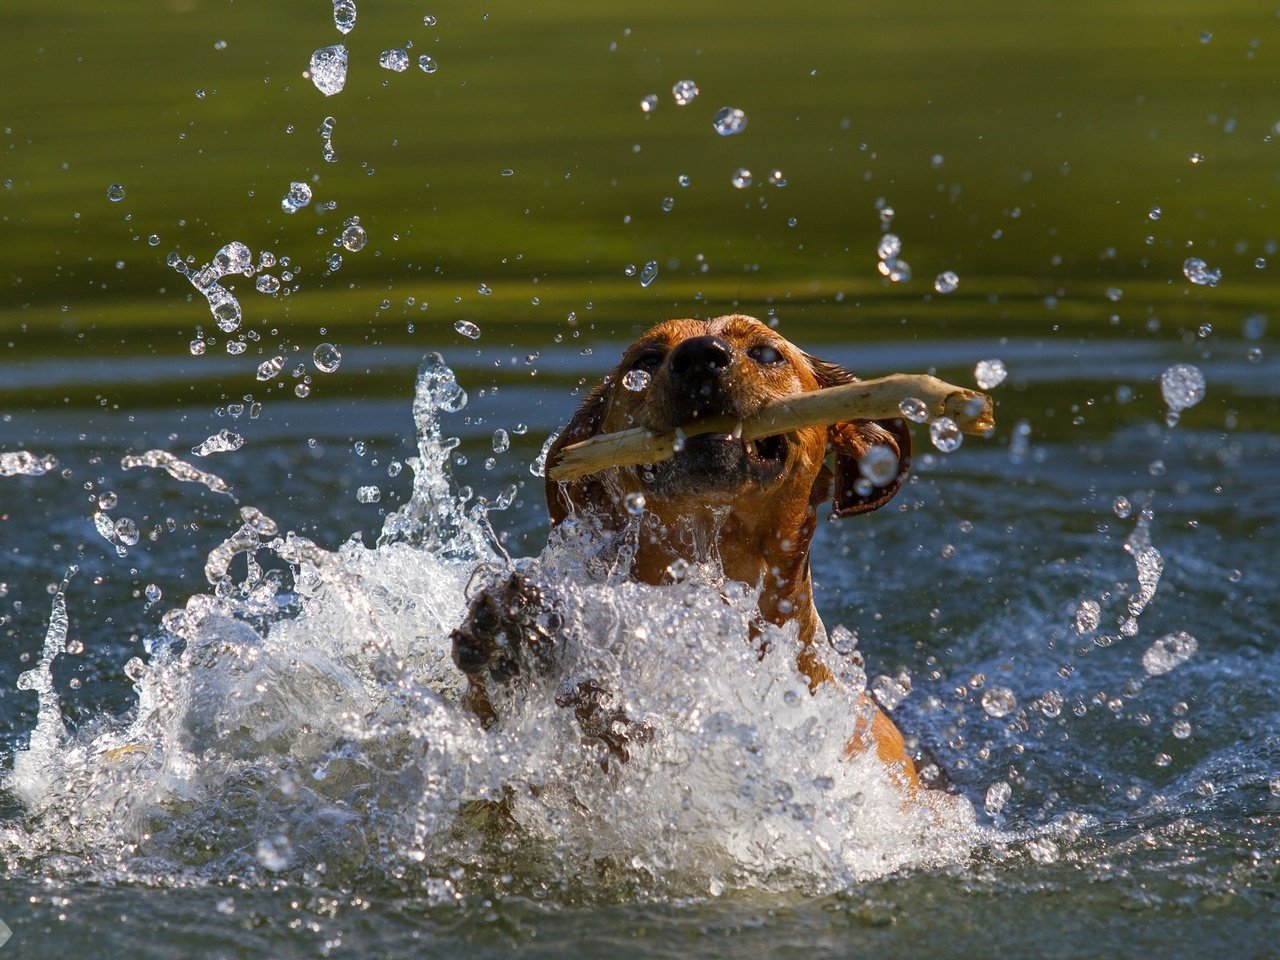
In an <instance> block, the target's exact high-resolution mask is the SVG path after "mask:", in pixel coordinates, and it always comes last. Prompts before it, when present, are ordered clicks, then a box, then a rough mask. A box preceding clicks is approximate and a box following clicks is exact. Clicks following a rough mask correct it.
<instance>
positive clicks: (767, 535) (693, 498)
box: [453, 315, 918, 789]
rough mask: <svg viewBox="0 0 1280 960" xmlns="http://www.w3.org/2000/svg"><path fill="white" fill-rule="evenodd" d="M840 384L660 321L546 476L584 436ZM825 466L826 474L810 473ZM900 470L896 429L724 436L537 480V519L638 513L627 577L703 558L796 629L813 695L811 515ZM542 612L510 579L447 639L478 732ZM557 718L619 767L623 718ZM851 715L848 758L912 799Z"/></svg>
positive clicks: (695, 323) (777, 354) (772, 355)
mask: <svg viewBox="0 0 1280 960" xmlns="http://www.w3.org/2000/svg"><path fill="white" fill-rule="evenodd" d="M855 379H856V378H855V377H854V376H853V375H852V374H850V373H848V372H847V371H845V370H843V369H842V368H840V367H838V366H836V365H835V364H832V363H827V362H825V361H822V360H818V359H815V358H814V357H811V356H809V355H808V354H806V353H805V352H803V351H802V350H800V349H799V348H797V347H796V346H794V345H793V344H791V343H789V342H788V341H787V340H785V339H783V338H782V337H781V336H779V335H778V334H777V333H775V332H774V331H773V330H771V329H770V328H769V327H767V326H765V325H764V324H763V323H761V322H760V321H759V320H756V319H754V318H752V317H747V316H742V315H733V316H727V317H719V318H717V319H715V320H708V321H703V320H670V321H667V322H666V323H662V324H659V325H658V326H656V327H654V328H652V329H651V330H649V331H648V332H646V333H645V334H643V335H642V336H641V337H640V338H639V339H638V340H636V341H635V343H633V344H631V346H630V347H628V348H627V351H626V353H624V354H623V357H622V361H621V362H620V363H619V364H618V366H617V367H616V368H615V369H614V371H613V372H612V373H610V374H609V375H608V376H607V377H605V379H604V381H603V382H602V383H600V384H599V385H598V386H597V387H596V388H595V389H593V390H592V391H591V393H590V394H589V395H588V396H587V398H586V400H585V401H584V402H583V404H582V407H581V409H579V410H578V412H577V414H576V415H575V416H574V417H573V419H572V420H571V421H570V423H569V425H568V426H567V427H566V428H565V430H564V432H563V433H562V434H561V435H560V436H559V437H558V438H557V440H556V441H555V443H554V444H553V445H552V446H551V448H550V451H549V453H548V456H547V464H548V466H551V465H553V464H554V463H555V462H556V458H557V456H558V455H559V453H560V451H561V450H562V449H563V448H564V447H566V446H568V445H569V444H573V443H577V442H578V441H581V440H585V439H587V438H588V437H591V436H594V435H596V434H599V433H609V432H613V431H617V430H626V429H628V428H631V427H646V428H648V429H650V430H653V431H655V432H660V433H661V432H670V431H674V430H677V429H680V428H688V427H689V426H690V425H691V424H696V422H697V421H698V419H699V418H701V417H710V416H729V417H734V418H738V419H747V418H749V417H752V416H753V415H755V414H756V413H757V411H759V410H760V408H761V407H762V406H763V405H764V404H765V403H766V402H768V401H770V400H773V399H775V398H778V397H782V396H787V395H789V394H794V393H800V392H807V391H812V390H821V389H822V388H824V387H830V386H834V385H836V384H842V383H849V382H851V381H853V380H855ZM875 446H884V447H887V448H888V449H889V450H890V451H892V453H893V454H894V456H896V458H897V464H898V466H897V470H896V472H895V473H894V474H893V475H892V477H891V478H889V479H888V482H887V483H885V484H884V485H882V486H874V485H872V484H871V482H870V481H869V480H868V479H866V478H863V477H862V476H861V473H860V471H859V466H858V465H859V460H860V459H861V458H862V457H863V456H864V455H865V454H866V453H867V451H868V450H870V449H871V448H872V447H875ZM829 453H834V465H835V468H834V471H833V470H832V469H831V468H829V467H827V466H826V463H825V461H826V459H827V456H828V454H829ZM881 456H883V454H881ZM910 458H911V437H910V434H909V433H908V432H907V428H906V424H905V423H904V422H903V421H901V420H887V421H865V420H859V421H854V422H851V423H840V424H835V425H833V426H831V427H807V428H803V429H800V430H796V431H795V432H793V433H789V434H784V435H782V436H778V437H771V438H768V439H764V440H758V441H754V442H748V443H744V442H743V441H742V440H741V439H739V438H737V437H735V436H733V435H732V434H701V435H696V436H691V437H689V438H688V439H687V440H685V441H684V443H683V448H682V449H681V450H680V451H679V452H678V453H677V454H676V455H675V456H674V457H672V458H671V459H670V460H666V461H664V462H661V463H657V464H647V465H642V466H638V467H615V468H611V469H609V470H605V471H603V472H601V473H598V474H594V475H592V476H589V477H586V478H583V479H581V480H576V481H573V482H569V483H558V482H556V481H553V480H550V479H548V480H547V484H546V494H547V505H548V508H549V510H550V513H551V522H552V525H553V526H555V525H559V524H560V523H562V522H563V521H564V520H565V519H566V518H568V517H570V516H572V515H580V516H584V517H589V518H591V519H592V520H593V522H596V523H598V524H599V525H600V526H601V527H602V528H603V529H604V530H605V531H606V532H621V531H622V530H623V529H624V528H626V527H627V526H628V524H629V523H630V524H634V523H635V514H636V513H639V512H640V510H639V507H640V504H641V503H643V514H642V520H641V533H640V537H639V542H638V546H637V547H636V552H635V556H634V559H633V560H632V561H631V576H632V577H634V578H635V579H636V580H639V581H642V582H644V583H652V584H658V583H663V582H670V580H671V573H670V571H671V570H672V569H673V564H675V565H676V568H678V567H679V564H680V561H683V562H685V563H703V562H706V561H708V560H718V562H719V563H720V565H721V567H722V569H723V571H724V575H725V577H726V578H729V579H732V580H737V581H741V582H743V583H746V584H749V585H751V586H753V587H759V589H760V617H761V618H762V620H764V621H767V622H769V623H773V624H778V625H784V624H787V623H789V622H790V621H796V623H797V626H798V634H799V642H800V648H799V649H798V650H797V652H796V660H797V665H798V667H799V669H800V670H801V671H802V672H803V673H804V674H805V675H806V676H807V677H808V678H809V683H810V689H816V688H817V687H818V685H819V684H822V683H827V682H833V678H832V676H831V674H830V672H829V671H828V670H827V669H826V668H825V667H824V666H823V665H822V664H821V662H820V661H819V659H818V657H817V656H815V654H814V650H813V645H814V644H815V643H819V642H826V633H825V630H824V629H823V627H822V623H821V621H820V620H819V618H818V612H817V610H816V608H815V607H814V603H813V588H812V583H811V580H810V575H809V544H810V541H811V540H812V538H813V534H814V529H815V527H816V524H817V519H818V506H819V505H820V504H822V503H824V502H826V501H828V500H831V501H833V504H834V513H835V515H836V516H838V517H848V516H853V515H855V514H859V513H866V512H867V511H870V510H875V509H877V508H878V507H881V506H883V505H884V504H885V503H887V502H888V501H889V500H890V499H891V498H892V497H893V495H894V494H895V493H897V492H898V489H899V488H900V487H901V486H902V483H903V481H904V480H905V479H906V475H907V470H908V467H909V464H910ZM881 479H884V478H883V477H881ZM641 498H642V499H641ZM549 608H550V604H549V603H548V601H547V599H546V598H545V597H544V595H543V592H542V591H541V589H540V588H539V587H538V585H537V584H535V583H533V582H531V581H529V580H527V579H525V578H523V577H520V576H518V575H512V576H511V577H510V578H509V579H508V580H507V581H506V582H505V583H502V584H499V585H496V586H494V587H490V588H489V589H487V590H485V591H484V592H482V593H481V594H480V595H479V596H477V597H476V598H475V599H474V600H473V601H472V605H471V611H470V614H469V615H468V618H467V620H466V622H465V623H463V625H462V626H461V627H459V629H458V630H456V631H454V634H453V655H454V661H455V663H456V664H457V665H458V667H459V668H460V669H461V670H462V671H463V672H464V673H466V674H467V675H468V678H469V682H470V694H469V703H470V704H471V706H472V707H473V709H475V710H476V712H477V713H478V714H479V715H480V716H481V718H482V719H483V720H484V721H486V722H491V721H492V720H493V719H494V717H495V713H494V708H493V706H492V700H491V698H490V696H489V694H488V689H487V683H488V682H490V681H495V682H498V683H501V684H507V683H510V682H511V680H512V679H513V678H514V677H515V676H516V675H517V674H518V673H520V672H521V670H522V669H525V667H526V666H528V665H532V666H534V667H535V668H541V669H549V668H550V655H551V651H552V650H553V648H554V643H555V631H556V629H557V628H558V626H559V625H558V623H557V621H556V619H555V617H554V615H552V616H551V617H548V615H547V611H548V610H549ZM744 639H745V638H744ZM562 705H563V706H573V707H574V708H575V711H576V713H577V717H578V720H579V722H580V724H581V725H582V727H583V730H584V732H586V733H588V734H589V735H593V736H597V737H599V738H600V739H602V740H604V741H605V743H606V744H607V746H608V747H609V749H610V751H611V752H612V753H613V754H614V755H616V756H618V757H620V758H622V759H625V758H626V740H627V737H626V736H625V735H621V734H618V733H617V731H618V730H619V729H620V722H621V723H622V724H623V725H625V723H626V718H625V717H623V716H622V715H621V714H620V712H619V711H617V710H614V709H612V708H611V698H610V697H609V695H608V692H607V691H606V690H605V689H604V688H603V687H601V686H600V685H598V684H586V685H582V686H580V687H579V689H578V690H577V691H576V692H575V694H574V695H571V696H569V697H566V698H565V699H564V701H563V702H562ZM866 706H867V715H868V716H866V717H862V718H858V719H856V720H853V721H851V722H852V726H853V734H852V737H851V739H850V740H849V744H848V747H847V752H848V753H853V752H856V751H859V750H861V749H864V748H865V747H867V746H874V748H875V749H876V751H877V753H878V754H879V755H880V757H881V758H882V759H884V760H885V761H886V762H887V763H889V764H890V765H891V766H893V767H895V768H896V769H897V770H898V771H899V772H900V774H901V777H902V778H903V779H904V780H905V782H906V783H907V784H909V785H910V787H911V788H912V789H914V788H915V787H916V786H917V785H918V780H917V776H916V770H915V765H914V764H913V763H912V760H911V758H910V757H908V756H907V754H906V751H905V748H904V744H903V738H902V734H901V733H900V732H899V731H898V729H897V727H896V726H895V725H894V724H893V722H892V721H891V720H890V719H889V718H888V717H887V716H886V715H885V714H884V713H883V712H881V711H880V710H879V709H878V708H877V707H875V705H874V704H872V703H871V702H870V700H869V699H868V700H867V701H866ZM868 717H869V719H868ZM637 734H639V735H643V731H637Z"/></svg>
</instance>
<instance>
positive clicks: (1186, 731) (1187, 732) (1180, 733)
mask: <svg viewBox="0 0 1280 960" xmlns="http://www.w3.org/2000/svg"><path fill="white" fill-rule="evenodd" d="M1169 732H1170V733H1172V734H1173V737H1174V739H1175V740H1186V739H1187V738H1188V737H1190V736H1191V724H1190V723H1189V722H1188V721H1186V720H1175V721H1173V725H1172V726H1171V727H1170V728H1169Z"/></svg>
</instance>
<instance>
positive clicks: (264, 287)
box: [253, 273, 280, 293]
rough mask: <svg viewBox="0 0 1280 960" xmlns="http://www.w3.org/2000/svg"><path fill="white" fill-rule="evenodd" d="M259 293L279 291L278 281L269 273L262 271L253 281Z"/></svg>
mask: <svg viewBox="0 0 1280 960" xmlns="http://www.w3.org/2000/svg"><path fill="white" fill-rule="evenodd" d="M253 285H254V288H255V289H257V291H258V292H259V293H279V292H280V281H279V280H278V279H277V278H276V277H273V276H272V275H271V274H269V273H263V274H260V275H259V276H258V279H257V280H255V281H254V283H253Z"/></svg>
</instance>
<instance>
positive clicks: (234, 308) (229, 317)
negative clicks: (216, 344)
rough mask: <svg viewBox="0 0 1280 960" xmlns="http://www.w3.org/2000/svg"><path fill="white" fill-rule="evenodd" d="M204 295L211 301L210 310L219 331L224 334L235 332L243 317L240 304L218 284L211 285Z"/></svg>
mask: <svg viewBox="0 0 1280 960" xmlns="http://www.w3.org/2000/svg"><path fill="white" fill-rule="evenodd" d="M204 295H205V299H207V300H208V301H209V310H210V312H211V313H212V314H213V319H214V322H216V323H217V324H218V329H219V330H221V331H222V332H223V333H232V332H233V331H235V330H236V328H238V327H239V326H240V320H241V319H242V316H243V314H242V313H241V311H240V302H239V301H238V300H236V298H235V297H234V296H233V295H232V294H231V293H230V292H229V291H227V290H224V289H223V288H222V287H220V286H218V285H217V284H216V283H214V284H211V285H210V286H209V288H208V289H207V290H205V292H204Z"/></svg>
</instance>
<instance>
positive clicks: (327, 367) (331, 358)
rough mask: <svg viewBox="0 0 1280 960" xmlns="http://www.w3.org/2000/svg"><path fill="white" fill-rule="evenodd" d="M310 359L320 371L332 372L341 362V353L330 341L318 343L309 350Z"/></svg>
mask: <svg viewBox="0 0 1280 960" xmlns="http://www.w3.org/2000/svg"><path fill="white" fill-rule="evenodd" d="M311 361H312V362H313V363H314V364H315V365H316V369H317V370H319V371H320V372H321V373H333V372H334V371H336V370H337V369H338V365H339V364H341V363H342V354H341V353H339V352H338V348H337V347H335V346H334V345H333V344H332V343H327V342H326V343H322V344H319V345H318V346H317V347H316V348H315V350H313V351H312V352H311Z"/></svg>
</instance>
